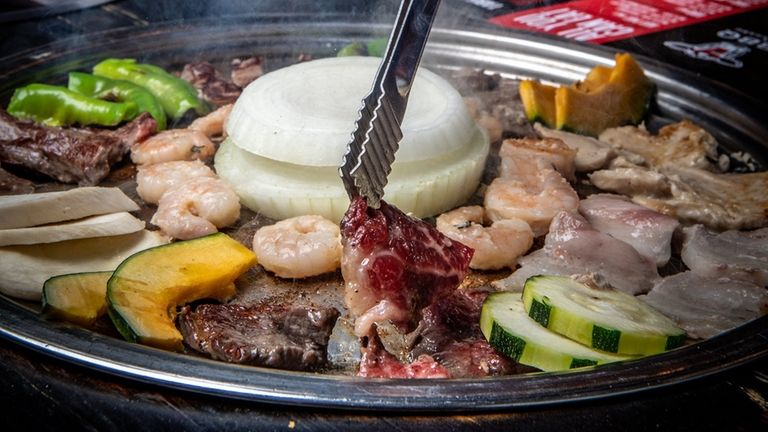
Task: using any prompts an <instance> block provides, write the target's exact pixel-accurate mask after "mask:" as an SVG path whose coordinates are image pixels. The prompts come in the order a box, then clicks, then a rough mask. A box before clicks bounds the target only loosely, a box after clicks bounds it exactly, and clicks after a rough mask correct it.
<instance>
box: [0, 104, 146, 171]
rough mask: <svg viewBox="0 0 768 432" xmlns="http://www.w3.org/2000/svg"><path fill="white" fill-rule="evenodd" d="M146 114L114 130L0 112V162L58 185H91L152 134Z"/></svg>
mask: <svg viewBox="0 0 768 432" xmlns="http://www.w3.org/2000/svg"><path fill="white" fill-rule="evenodd" d="M155 128H156V123H155V120H154V119H153V118H152V117H151V116H150V115H149V114H147V113H144V114H142V115H140V116H139V117H137V118H135V119H134V120H133V121H132V122H130V123H128V124H126V125H125V126H123V127H121V128H119V129H117V130H109V129H95V128H59V127H49V126H43V125H39V124H36V123H32V122H28V121H24V120H19V119H16V118H14V117H12V116H11V115H9V114H8V113H6V112H5V111H3V110H0V162H2V163H3V164H9V165H18V166H22V167H25V168H27V169H30V170H33V171H37V172H39V173H42V174H45V175H47V176H49V177H51V178H53V179H55V180H57V181H60V182H62V183H77V184H79V185H80V186H91V185H95V184H97V183H99V182H100V181H101V180H102V179H103V178H104V177H106V176H107V174H109V169H110V167H111V166H112V165H113V164H115V163H116V162H118V161H120V160H121V159H122V158H123V156H125V155H126V153H128V151H129V150H130V148H131V146H132V145H133V144H134V143H136V142H140V141H143V140H144V139H145V138H146V137H148V136H149V135H151V134H152V133H154V131H155Z"/></svg>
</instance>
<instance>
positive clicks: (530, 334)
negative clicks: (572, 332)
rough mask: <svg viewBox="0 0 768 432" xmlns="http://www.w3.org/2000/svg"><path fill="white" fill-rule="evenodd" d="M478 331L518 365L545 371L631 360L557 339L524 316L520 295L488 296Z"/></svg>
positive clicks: (558, 337) (495, 294)
mask: <svg viewBox="0 0 768 432" xmlns="http://www.w3.org/2000/svg"><path fill="white" fill-rule="evenodd" d="M480 329H481V330H482V332H483V335H485V338H486V339H488V342H489V343H490V344H491V345H492V346H493V347H494V348H496V349H497V350H499V351H500V352H501V353H503V354H505V355H507V356H509V357H510V358H512V359H513V360H515V361H516V362H518V363H522V364H525V365H528V366H533V367H535V368H538V369H541V370H544V371H559V370H567V369H573V368H578V367H584V366H594V365H598V364H604V363H610V362H616V361H622V360H630V359H632V358H633V357H630V356H620V355H616V354H609V353H605V352H601V351H597V350H593V349H591V348H589V347H586V346H584V345H582V344H579V343H577V342H574V341H572V340H570V339H568V338H565V337H563V336H560V335H559V334H557V333H554V332H552V331H550V330H547V329H546V328H544V327H542V326H541V325H539V324H538V323H537V322H535V321H533V320H532V319H531V318H529V317H528V315H527V314H526V312H525V308H524V306H523V301H522V300H521V299H520V293H511V292H500V293H494V294H491V295H489V296H488V298H487V299H486V300H485V302H484V303H483V309H482V312H481V314H480Z"/></svg>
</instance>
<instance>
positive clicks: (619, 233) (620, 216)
mask: <svg viewBox="0 0 768 432" xmlns="http://www.w3.org/2000/svg"><path fill="white" fill-rule="evenodd" d="M579 212H581V214H582V215H583V216H584V217H585V218H586V219H587V221H588V222H589V223H590V225H592V226H593V227H594V228H595V229H597V230H598V231H601V232H604V233H606V234H610V235H611V236H612V237H614V238H617V239H619V240H621V241H623V242H625V243H628V244H630V245H631V246H632V247H634V248H635V250H637V251H638V252H640V255H642V256H644V257H646V258H649V259H651V260H652V261H653V262H655V263H656V265H657V266H659V267H661V266H663V265H665V264H666V263H667V262H668V261H669V258H670V256H671V255H672V234H674V232H675V230H676V229H677V227H678V226H680V223H679V222H678V221H677V219H675V218H672V217H669V216H665V215H663V214H661V213H657V212H655V211H653V210H651V209H648V208H646V207H643V206H641V205H638V204H635V203H633V202H632V201H630V200H629V199H628V198H626V197H623V196H621V195H611V194H596V195H591V196H590V197H589V198H587V199H585V200H582V201H581V202H580V203H579Z"/></svg>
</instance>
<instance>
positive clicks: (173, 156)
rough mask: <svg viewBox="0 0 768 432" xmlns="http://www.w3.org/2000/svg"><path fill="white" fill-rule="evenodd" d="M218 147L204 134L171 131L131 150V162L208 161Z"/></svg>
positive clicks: (143, 163)
mask: <svg viewBox="0 0 768 432" xmlns="http://www.w3.org/2000/svg"><path fill="white" fill-rule="evenodd" d="M214 153H216V146H214V145H213V143H212V142H211V140H210V139H208V137H207V136H205V134H204V133H202V132H200V131H196V130H192V129H171V130H167V131H163V132H160V133H159V134H157V135H155V136H153V137H151V138H149V139H148V140H146V141H142V142H140V143H138V144H136V145H135V146H133V147H132V148H131V160H132V161H133V163H135V164H138V165H151V164H156V163H160V162H168V161H174V160H195V159H200V160H207V159H210V158H211V157H212V156H213V154H214Z"/></svg>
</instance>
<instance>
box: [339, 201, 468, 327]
mask: <svg viewBox="0 0 768 432" xmlns="http://www.w3.org/2000/svg"><path fill="white" fill-rule="evenodd" d="M341 235H342V246H343V253H342V259H341V272H342V275H343V277H344V281H345V298H344V300H345V304H346V306H347V308H348V309H349V311H350V313H351V314H352V317H353V318H355V333H356V334H357V335H358V336H361V337H362V336H367V335H369V333H370V331H371V329H372V326H373V325H374V323H376V322H378V321H387V320H389V321H391V322H392V323H393V324H395V325H396V326H397V327H398V328H399V329H400V331H401V332H408V331H411V330H413V329H414V328H415V327H416V324H417V323H418V322H419V320H420V318H421V310H422V309H423V308H424V307H426V306H429V305H430V304H432V303H434V302H435V301H436V300H437V299H439V298H442V297H445V296H447V295H450V293H451V292H453V290H455V289H456V287H458V285H459V284H460V283H461V281H462V280H463V279H464V276H465V275H466V274H467V271H468V270H469V261H470V260H471V259H472V249H470V248H469V247H467V246H464V245H463V244H461V243H459V242H457V241H453V240H451V239H449V238H448V237H446V236H444V235H443V234H441V233H440V232H439V231H438V230H437V229H435V228H434V227H433V226H431V225H429V224H427V223H426V222H424V221H422V220H420V219H415V218H411V217H409V216H406V215H405V214H404V213H403V212H401V211H400V210H398V209H397V208H396V207H393V206H390V205H389V204H387V203H386V202H383V201H382V202H381V207H380V208H379V209H371V208H369V207H368V205H367V203H366V201H365V199H364V198H356V199H355V200H353V201H352V203H351V204H350V207H349V210H347V213H346V214H345V215H344V218H343V219H342V221H341Z"/></svg>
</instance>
